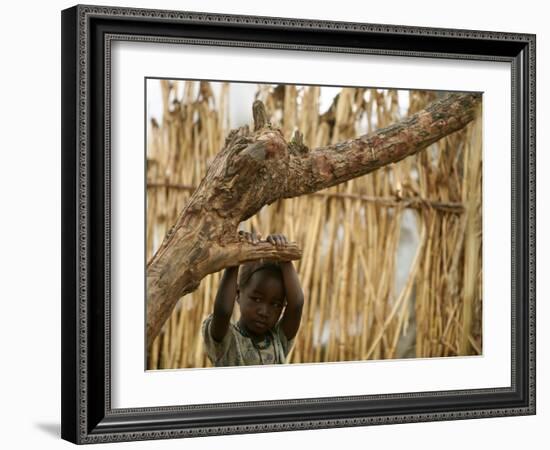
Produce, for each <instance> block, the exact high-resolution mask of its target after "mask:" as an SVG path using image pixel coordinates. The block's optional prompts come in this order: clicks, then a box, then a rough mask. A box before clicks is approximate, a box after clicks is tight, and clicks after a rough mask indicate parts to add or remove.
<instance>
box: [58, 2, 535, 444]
mask: <svg viewBox="0 0 550 450" xmlns="http://www.w3.org/2000/svg"><path fill="white" fill-rule="evenodd" d="M61 16H62V330H61V337H62V349H61V350H62V367H61V368H62V371H61V372H62V399H61V408H62V426H61V434H62V438H64V439H66V440H69V441H71V442H74V443H77V444H84V443H99V442H112V441H134V440H143V439H166V438H177V437H178V438H179V437H194V436H206V435H218V434H238V433H256V432H269V431H283V430H300V429H314V428H330V427H348V426H349V427H351V426H365V425H374V424H390V423H406V422H422V421H439V420H456V419H468V418H484V417H498V416H512V415H529V414H535V41H536V40H535V35H532V34H515V33H503V32H488V31H472V30H456V29H434V28H420V27H406V26H395V25H379V24H365V23H348V22H328V21H317V20H304V19H288V18H273V17H255V16H237V15H218V14H205V13H196V12H181V11H160V10H148V9H133V8H132V9H130V8H120V7H99V6H86V5H78V6H74V7H72V8H69V9H66V10H64V11H62V15H61ZM113 39H120V40H137V39H139V40H144V41H151V42H153V41H154V42H158V43H159V44H162V43H163V42H175V41H177V40H178V39H187V40H190V39H191V40H193V42H196V43H201V42H202V43H207V42H212V41H216V42H218V43H221V45H237V44H238V45H239V46H245V47H260V48H271V47H275V48H279V49H281V48H288V49H298V50H303V51H308V50H313V49H315V50H316V51H345V52H348V53H349V52H351V53H354V52H357V53H372V54H382V55H400V56H413V57H418V58H423V57H435V58H450V59H473V60H481V61H504V62H509V63H510V64H511V72H512V83H511V84H512V92H511V99H512V117H511V131H512V133H511V135H512V142H511V145H512V172H511V174H510V176H511V179H512V190H511V193H510V195H511V196H512V211H511V223H512V236H511V241H512V261H511V266H512V315H511V317H512V323H511V331H512V334H511V335H512V343H511V344H512V345H511V348H512V358H511V360H512V373H511V380H512V383H511V386H509V387H506V388H497V387H495V388H491V389H477V390H456V391H445V392H442V391H435V392H422V393H416V394H412V393H411V394H407V393H404V394H387V395H386V394H384V395H365V396H360V397H330V398H316V399H289V400H277V401H264V402H243V403H228V404H215V405H194V406H182V407H177V406H174V407H150V408H149V407H148V408H136V409H112V408H111V391H110V387H111V386H110V376H111V372H110V371H111V355H110V326H111V324H110V282H111V280H110V265H109V264H110V259H109V258H110V244H111V242H110V213H111V209H110V208H111V206H110V197H109V192H110V191H109V186H110V182H111V179H110V176H111V173H110V166H109V162H110V155H109V146H108V141H109V136H110V134H109V133H110V118H109V98H110V84H109V81H110V78H109V76H110V72H109V71H110V67H109V62H110V44H111V42H113ZM235 43H237V44H235ZM210 45H212V44H210Z"/></svg>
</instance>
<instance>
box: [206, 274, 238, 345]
mask: <svg viewBox="0 0 550 450" xmlns="http://www.w3.org/2000/svg"><path fill="white" fill-rule="evenodd" d="M238 272H239V266H232V267H228V268H227V269H225V271H224V273H223V276H222V279H221V281H220V285H219V287H218V292H217V294H216V300H215V301H214V314H213V315H212V323H211V324H210V334H211V335H212V338H213V339H214V340H215V341H218V342H221V341H222V340H223V337H224V336H225V333H227V329H228V327H229V321H230V319H231V314H232V313H233V306H234V305H235V298H236V296H237V274H238Z"/></svg>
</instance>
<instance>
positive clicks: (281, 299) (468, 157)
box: [62, 6, 535, 444]
mask: <svg viewBox="0 0 550 450" xmlns="http://www.w3.org/2000/svg"><path fill="white" fill-rule="evenodd" d="M62 46H63V47H62V84H63V89H62V108H63V112H62V115H63V117H62V122H63V125H62V215H63V216H62V227H63V230H62V235H63V239H62V437H63V438H64V439H67V440H69V441H72V442H75V443H79V444H83V443H96V442H112V441H132V440H142V439H166V438H179V437H192V436H207V435H217V434H236V433H256V432H266V431H282V430H299V429H313V428H328V427H342V426H350V427H351V426H365V425H375V424H389V423H404V422H418V421H435V420H455V419H466V418H482V417H496V416H508V415H526V414H534V413H535V36H534V35H530V34H513V33H500V32H498V33H497V32H486V31H471V30H451V29H433V28H416V27H404V26H395V25H377V24H365V23H344V22H328V21H313V20H304V19H281V18H272V17H253V16H233V15H217V14H206V13H196V12H181V11H159V10H145V9H130V8H111V7H99V6H75V7H73V8H70V9H67V10H64V11H63V12H62Z"/></svg>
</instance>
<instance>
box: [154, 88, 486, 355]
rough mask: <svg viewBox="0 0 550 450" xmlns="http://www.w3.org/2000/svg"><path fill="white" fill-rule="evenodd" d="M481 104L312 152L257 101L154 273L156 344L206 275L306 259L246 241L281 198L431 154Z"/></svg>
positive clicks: (434, 111)
mask: <svg viewBox="0 0 550 450" xmlns="http://www.w3.org/2000/svg"><path fill="white" fill-rule="evenodd" d="M480 100H481V96H480V95H479V94H452V95H449V96H447V97H445V98H443V99H441V100H439V101H437V102H434V103H432V104H431V105H430V106H429V107H428V108H426V109H425V110H423V111H420V112H418V113H416V114H414V115H413V116H410V117H409V118H407V119H405V120H403V121H401V122H399V123H396V124H394V125H391V126H389V127H387V128H384V129H381V130H377V131H376V132H374V133H371V134H369V135H365V136H362V137H360V138H358V139H353V140H349V141H345V142H341V143H339V144H336V145H331V146H327V147H322V148H318V149H315V150H311V151H310V150H309V149H308V148H307V147H306V146H305V145H304V144H303V141H302V136H301V135H300V134H299V133H297V134H295V136H294V138H293V139H292V140H291V142H289V143H287V142H286V141H285V139H284V138H283V135H282V134H281V132H280V130H278V129H275V128H272V127H271V125H270V124H269V123H268V122H267V115H266V114H265V110H264V107H263V104H262V103H261V102H255V103H254V105H253V115H254V119H255V127H254V131H253V132H250V131H249V130H248V128H246V127H245V128H241V129H239V130H233V131H232V132H231V133H230V134H229V136H228V137H227V139H226V142H225V147H224V148H223V149H222V150H221V151H220V153H218V155H217V156H216V157H215V159H214V161H213V162H212V164H211V165H210V167H209V168H208V171H207V173H206V175H205V177H204V178H203V180H202V181H201V183H200V185H199V186H198V188H197V189H196V191H195V192H194V193H193V195H192V196H191V198H190V200H189V203H188V204H187V206H186V207H185V209H184V210H183V211H182V213H181V214H180V216H179V218H178V220H177V221H176V223H175V224H174V226H173V227H172V230H171V231H170V232H169V233H168V234H167V236H166V237H165V239H164V242H163V243H162V245H161V246H160V248H159V249H158V251H157V253H156V254H155V255H154V256H153V258H152V259H151V261H150V262H149V264H148V266H147V341H148V345H151V344H152V342H153V339H154V338H155V337H156V335H157V334H158V333H159V332H160V329H161V327H162V325H163V323H164V322H165V320H166V319H167V318H168V317H169V315H170V313H171V311H172V310H173V308H174V306H175V305H176V303H177V301H178V299H179V298H180V297H181V296H183V295H184V294H186V293H189V292H192V291H193V290H195V289H196V288H197V287H198V285H199V283H200V281H201V280H202V279H203V278H204V277H205V276H206V275H208V274H210V273H214V272H217V271H219V270H221V269H223V268H225V267H229V266H234V265H237V264H240V263H242V262H245V261H251V260H255V259H259V258H272V259H276V260H293V259H299V258H300V256H301V251H300V249H299V248H298V247H297V246H296V244H290V245H289V246H288V247H287V248H285V249H283V250H277V249H276V248H275V247H274V246H272V245H271V244H269V243H267V242H262V243H260V244H258V245H252V244H249V243H246V242H241V241H239V239H238V236H237V229H238V225H239V223H240V222H242V221H243V220H246V219H248V218H249V217H251V216H253V215H254V214H256V213H257V212H258V211H259V210H260V209H261V208H262V207H263V206H265V205H267V204H271V203H273V202H274V201H276V200H278V199H280V198H290V197H296V196H300V195H304V194H308V193H312V192H316V191H319V190H321V189H325V188H327V187H330V186H334V185H336V184H339V183H342V182H344V181H347V180H350V179H352V178H355V177H359V176H361V175H365V174H367V173H369V172H372V171H374V170H376V169H378V168H380V167H383V166H385V165H387V164H390V163H394V162H397V161H400V160H401V159H403V158H405V157H407V156H409V155H412V154H414V153H417V152H419V151H421V150H423V149H424V148H426V147H428V146H429V145H430V144H432V143H434V142H437V141H438V140H439V139H441V138H443V137H445V136H447V135H449V134H451V133H453V132H455V131H457V130H459V129H461V128H463V127H464V126H465V125H466V124H468V123H469V122H470V121H471V120H473V119H474V117H475V115H476V113H477V110H478V105H479V104H480Z"/></svg>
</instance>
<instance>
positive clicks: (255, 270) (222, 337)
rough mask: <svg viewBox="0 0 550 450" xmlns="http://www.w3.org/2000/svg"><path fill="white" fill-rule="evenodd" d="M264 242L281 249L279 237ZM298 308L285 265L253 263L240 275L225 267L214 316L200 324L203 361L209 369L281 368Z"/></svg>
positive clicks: (297, 290)
mask: <svg viewBox="0 0 550 450" xmlns="http://www.w3.org/2000/svg"><path fill="white" fill-rule="evenodd" d="M240 234H241V236H242V237H243V238H244V239H245V240H247V241H248V242H250V243H252V244H257V243H258V242H259V238H260V236H259V235H256V234H255V233H246V232H242V231H241V232H240ZM266 240H267V241H268V242H270V243H271V244H273V245H276V246H277V247H280V246H284V245H286V244H287V239H286V237H285V236H283V235H281V234H272V235H269V236H268V237H267V239H266ZM237 273H238V279H237ZM237 282H238V283H237ZM285 299H286V302H285ZM235 300H237V303H238V304H239V308H240V310H241V317H240V319H239V321H238V322H237V323H233V322H231V321H230V319H231V314H232V313H233V305H234V304H235ZM303 304H304V296H303V293H302V289H301V287H300V281H299V280H298V275H297V274H296V270H295V269H294V266H293V264H292V262H291V261H285V262H280V263H276V262H269V261H264V260H260V261H254V262H251V263H246V264H243V265H242V266H241V268H240V270H239V266H233V267H228V268H227V269H225V272H224V274H223V277H222V279H221V282H220V286H219V288H218V292H217V294H216V300H215V303H214V312H213V313H212V314H210V315H209V316H208V317H207V318H206V319H205V320H204V322H203V323H202V330H201V331H202V337H203V339H204V343H205V350H206V353H207V355H208V358H209V359H210V361H211V362H212V364H214V365H215V366H248V365H263V364H283V363H285V362H286V356H287V355H288V353H289V351H290V349H291V348H292V345H293V344H294V337H295V336H296V333H297V332H298V328H299V326H300V319H301V317H302V307H303ZM283 308H284V314H283V315H282V318H281V320H279V317H281V312H282V311H283Z"/></svg>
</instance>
